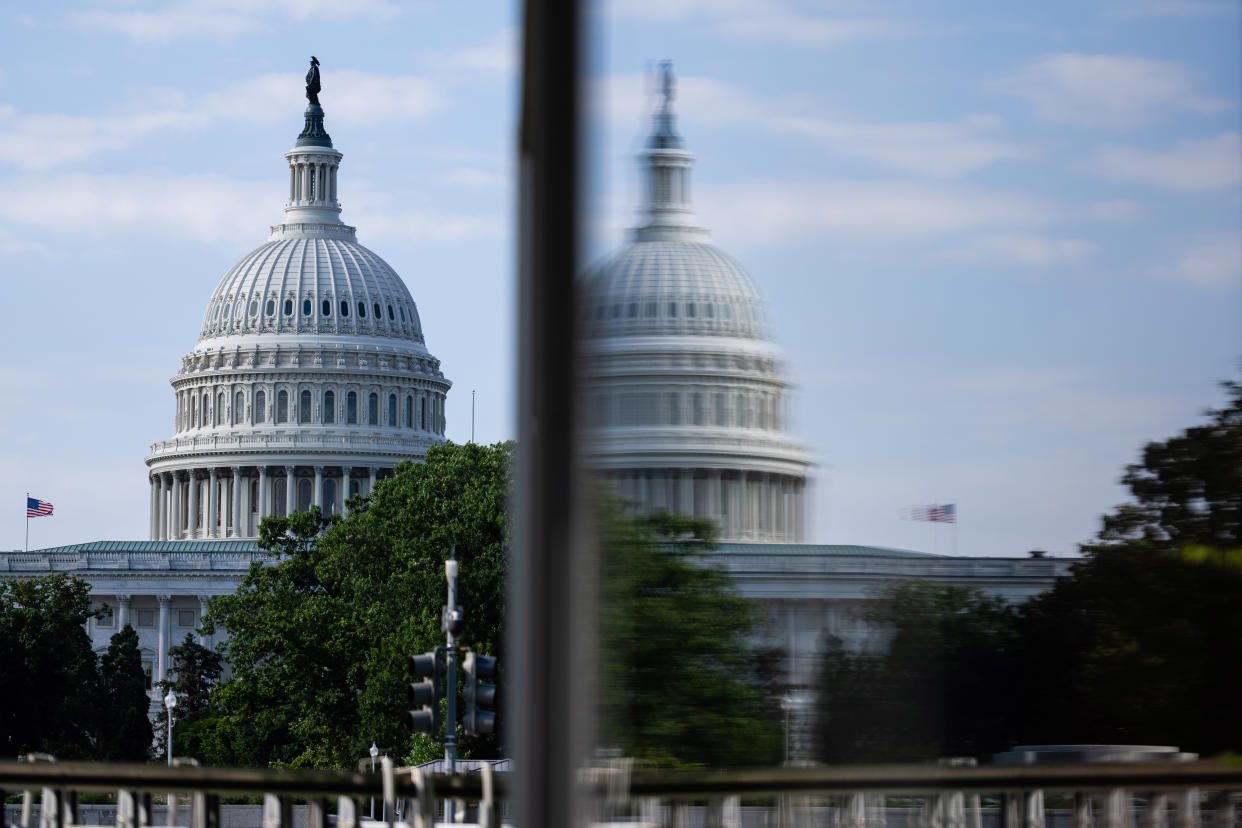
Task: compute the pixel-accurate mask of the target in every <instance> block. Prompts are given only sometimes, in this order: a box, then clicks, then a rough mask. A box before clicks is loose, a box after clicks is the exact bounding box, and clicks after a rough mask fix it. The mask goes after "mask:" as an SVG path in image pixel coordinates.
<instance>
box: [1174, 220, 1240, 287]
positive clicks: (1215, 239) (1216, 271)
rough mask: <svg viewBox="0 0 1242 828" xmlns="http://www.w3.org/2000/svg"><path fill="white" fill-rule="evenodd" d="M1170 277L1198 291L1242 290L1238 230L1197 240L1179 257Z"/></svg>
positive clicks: (1208, 235) (1209, 235)
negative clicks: (1184, 282)
mask: <svg viewBox="0 0 1242 828" xmlns="http://www.w3.org/2000/svg"><path fill="white" fill-rule="evenodd" d="M1174 273H1175V274H1176V275H1177V277H1178V278H1179V279H1184V280H1185V281H1188V282H1190V283H1192V284H1196V285H1200V286H1201V287H1209V288H1237V287H1239V286H1242V229H1239V230H1235V231H1232V232H1227V233H1213V234H1207V235H1204V236H1201V237H1199V238H1198V239H1197V240H1196V241H1195V242H1194V243H1193V244H1191V246H1190V247H1189V248H1188V249H1187V250H1186V251H1185V252H1184V253H1183V254H1182V256H1181V258H1180V259H1179V260H1178V262H1177V265H1176V267H1175V268H1174Z"/></svg>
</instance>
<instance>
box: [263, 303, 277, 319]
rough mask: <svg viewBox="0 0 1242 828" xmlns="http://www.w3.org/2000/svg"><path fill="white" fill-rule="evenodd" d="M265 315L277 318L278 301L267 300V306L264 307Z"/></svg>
mask: <svg viewBox="0 0 1242 828" xmlns="http://www.w3.org/2000/svg"><path fill="white" fill-rule="evenodd" d="M263 315H264V316H275V315H276V300H274V299H268V300H267V304H266V305H264V307H263Z"/></svg>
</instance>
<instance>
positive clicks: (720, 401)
mask: <svg viewBox="0 0 1242 828" xmlns="http://www.w3.org/2000/svg"><path fill="white" fill-rule="evenodd" d="M724 424H725V395H724V394H717V395H716V425H718V426H722V425H724Z"/></svg>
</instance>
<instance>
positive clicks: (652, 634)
mask: <svg viewBox="0 0 1242 828" xmlns="http://www.w3.org/2000/svg"><path fill="white" fill-rule="evenodd" d="M599 525H600V533H601V534H600V537H601V539H602V550H603V554H602V572H601V590H602V598H603V601H602V609H601V619H600V620H601V623H600V651H601V652H600V659H601V665H600V667H601V682H600V703H601V716H600V718H601V730H602V737H603V742H604V744H607V745H610V746H615V747H618V748H620V749H621V750H622V752H623V753H625V754H626V755H627V756H633V757H636V758H639V759H643V760H647V761H649V762H652V763H654V764H657V765H662V766H717V767H720V766H743V765H763V764H772V763H775V762H779V761H780V759H781V745H782V738H781V729H780V723H781V713H780V703H779V690H778V689H776V688H775V687H774V685H773V684H772V683H771V681H770V675H767V673H770V671H765V670H764V669H763V667H764V664H765V658H764V656H765V654H759V653H756V652H755V651H754V649H753V645H752V643H751V641H750V639H749V636H750V633H751V632H752V630H753V628H754V622H753V619H752V616H751V606H750V603H749V602H748V601H746V600H745V599H744V598H742V597H740V596H739V595H738V594H737V593H736V591H735V589H734V587H733V585H732V583H731V582H730V580H729V577H728V575H726V574H725V573H723V572H721V571H718V570H716V569H712V568H710V567H708V566H706V565H705V563H704V561H702V560H701V559H699V558H698V555H699V554H700V553H702V552H705V551H707V549H708V547H709V545H710V543H711V540H712V531H713V529H712V525H711V524H710V523H709V522H707V521H695V520H690V519H688V518H682V517H676V516H673V515H668V514H660V515H655V516H653V517H650V518H633V517H629V516H627V515H624V514H623V513H622V512H621V510H620V509H619V507H617V505H616V504H615V503H612V502H610V501H607V500H606V499H605V500H604V502H603V504H602V507H601V509H600V512H599ZM766 655H768V656H770V655H771V654H770V653H769V654H766ZM765 687H766V688H768V689H769V690H771V691H772V692H769V693H767V694H765V692H764V690H765Z"/></svg>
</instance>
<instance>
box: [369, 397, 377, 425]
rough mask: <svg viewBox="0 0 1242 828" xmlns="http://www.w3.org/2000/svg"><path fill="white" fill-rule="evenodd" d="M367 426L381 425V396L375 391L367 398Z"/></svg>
mask: <svg viewBox="0 0 1242 828" xmlns="http://www.w3.org/2000/svg"><path fill="white" fill-rule="evenodd" d="M367 425H379V394H376V393H375V392H374V391H372V392H371V395H370V396H369V397H367Z"/></svg>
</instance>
